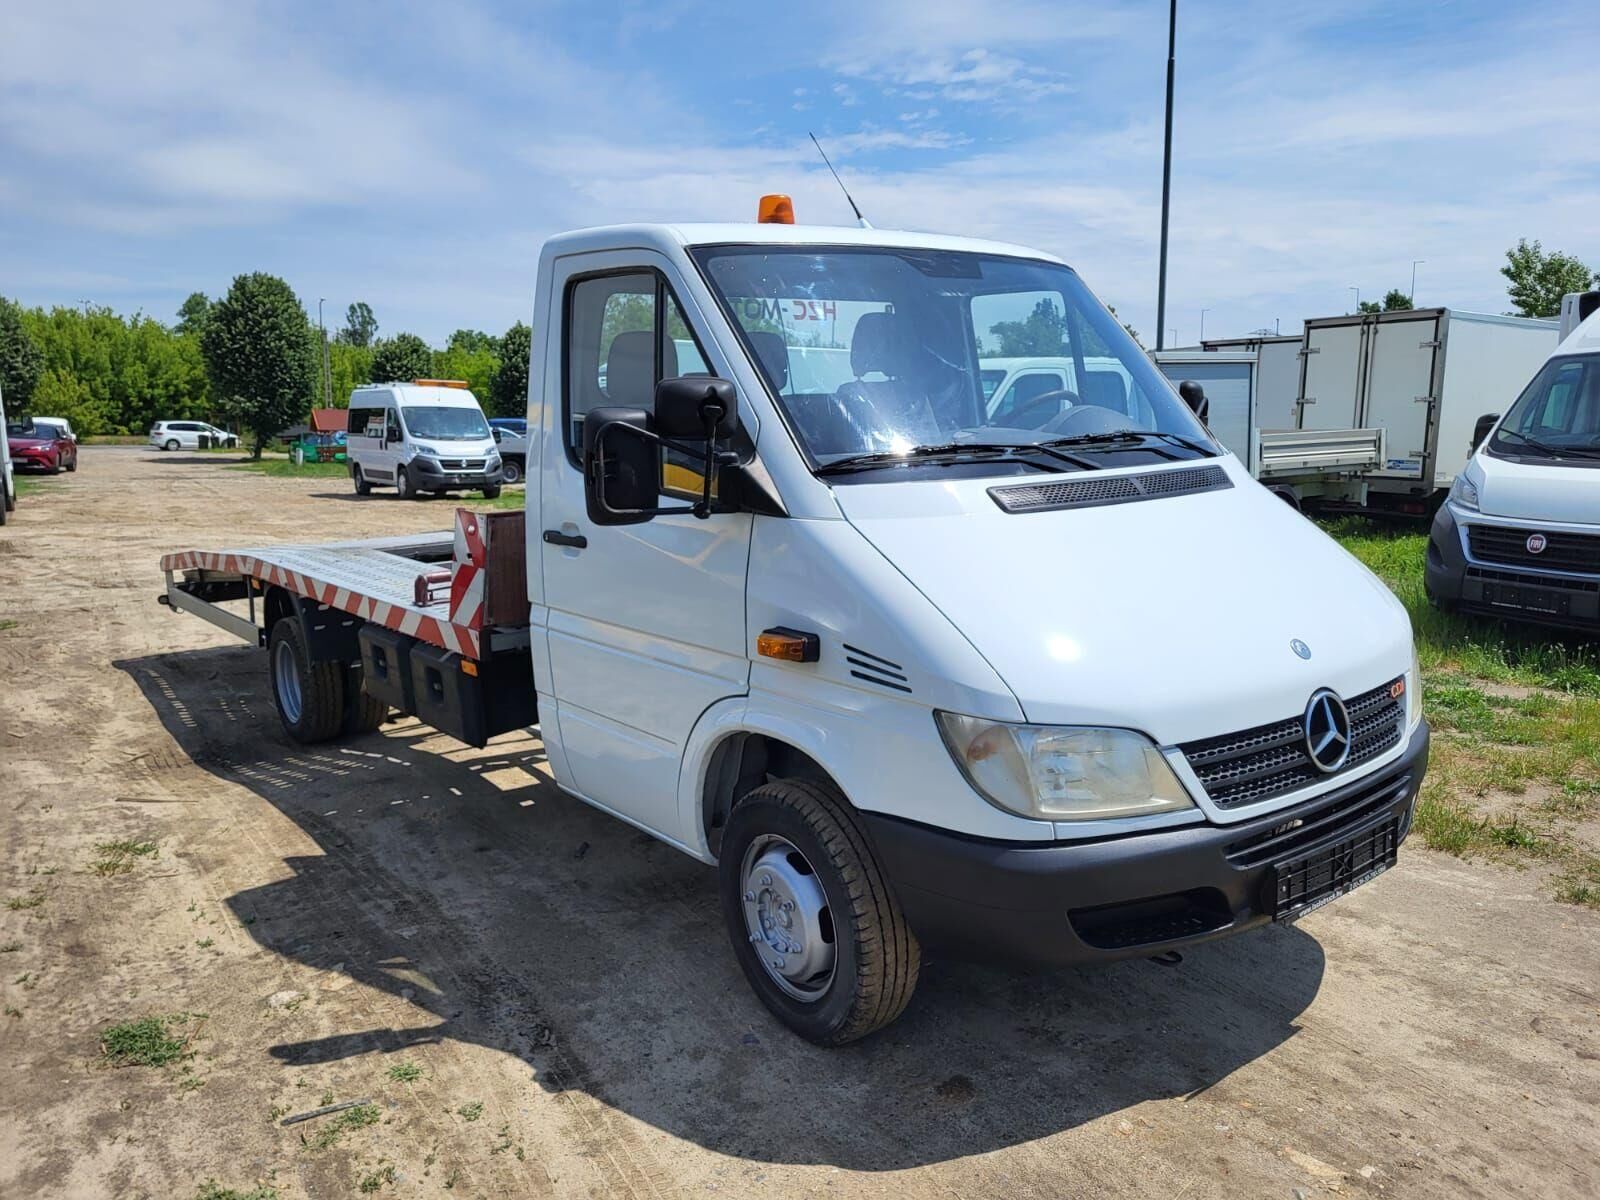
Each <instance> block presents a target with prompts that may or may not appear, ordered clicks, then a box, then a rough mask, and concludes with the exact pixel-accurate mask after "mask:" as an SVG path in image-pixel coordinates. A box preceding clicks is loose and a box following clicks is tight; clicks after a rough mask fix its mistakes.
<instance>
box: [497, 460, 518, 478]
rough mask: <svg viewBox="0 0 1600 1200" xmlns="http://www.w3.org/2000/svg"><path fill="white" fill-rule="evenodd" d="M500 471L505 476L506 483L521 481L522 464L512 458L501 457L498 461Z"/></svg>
mask: <svg viewBox="0 0 1600 1200" xmlns="http://www.w3.org/2000/svg"><path fill="white" fill-rule="evenodd" d="M500 472H501V474H502V475H503V476H504V477H505V482H506V483H521V482H522V464H521V463H519V462H518V461H517V460H516V459H514V458H507V459H503V460H502V461H501V463H500Z"/></svg>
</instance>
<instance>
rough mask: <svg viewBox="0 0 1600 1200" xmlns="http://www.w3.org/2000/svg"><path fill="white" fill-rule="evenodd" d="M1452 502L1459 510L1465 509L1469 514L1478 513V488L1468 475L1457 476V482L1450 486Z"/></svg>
mask: <svg viewBox="0 0 1600 1200" xmlns="http://www.w3.org/2000/svg"><path fill="white" fill-rule="evenodd" d="M1450 500H1451V501H1452V502H1453V503H1454V504H1455V506H1456V507H1457V508H1464V509H1466V510H1467V511H1468V512H1477V511H1478V489H1477V486H1476V485H1475V484H1474V483H1473V482H1472V480H1470V479H1468V478H1467V477H1466V475H1464V474H1463V475H1457V476H1456V481H1455V482H1454V483H1452V484H1451V485H1450Z"/></svg>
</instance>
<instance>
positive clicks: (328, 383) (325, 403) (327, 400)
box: [317, 296, 333, 408]
mask: <svg viewBox="0 0 1600 1200" xmlns="http://www.w3.org/2000/svg"><path fill="white" fill-rule="evenodd" d="M326 303H327V299H326V297H323V296H318V297H317V332H318V333H319V334H321V335H322V407H323V408H332V407H333V364H332V363H330V362H329V361H328V329H327V326H325V325H323V323H322V306H323V305H324V304H326Z"/></svg>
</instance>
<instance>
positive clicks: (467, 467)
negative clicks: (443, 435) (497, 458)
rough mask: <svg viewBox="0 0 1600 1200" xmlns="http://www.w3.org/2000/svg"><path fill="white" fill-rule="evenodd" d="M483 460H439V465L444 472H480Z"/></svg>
mask: <svg viewBox="0 0 1600 1200" xmlns="http://www.w3.org/2000/svg"><path fill="white" fill-rule="evenodd" d="M483 463H484V460H483V459H481V458H441V459H440V460H439V465H440V466H441V467H442V468H444V469H445V470H446V471H481V470H483Z"/></svg>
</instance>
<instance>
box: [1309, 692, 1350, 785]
mask: <svg viewBox="0 0 1600 1200" xmlns="http://www.w3.org/2000/svg"><path fill="white" fill-rule="evenodd" d="M1305 731H1306V753H1307V754H1309V755H1310V756H1311V761H1312V762H1313V763H1315V764H1316V766H1317V770H1319V771H1321V772H1323V773H1324V774H1326V775H1331V774H1333V773H1334V772H1335V771H1337V770H1338V769H1339V768H1340V767H1342V766H1344V764H1345V760H1346V759H1348V758H1349V757H1350V713H1349V711H1348V710H1347V709H1346V708H1345V706H1344V701H1343V700H1341V699H1339V693H1338V692H1335V691H1333V690H1331V689H1329V688H1323V689H1321V690H1320V691H1318V692H1317V693H1316V694H1315V695H1313V696H1312V697H1311V701H1310V703H1308V704H1307V705H1306V715H1305Z"/></svg>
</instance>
